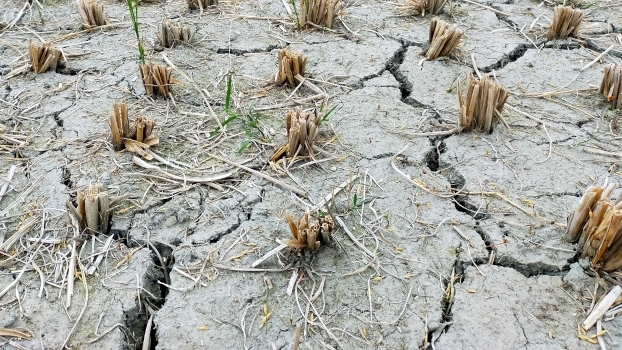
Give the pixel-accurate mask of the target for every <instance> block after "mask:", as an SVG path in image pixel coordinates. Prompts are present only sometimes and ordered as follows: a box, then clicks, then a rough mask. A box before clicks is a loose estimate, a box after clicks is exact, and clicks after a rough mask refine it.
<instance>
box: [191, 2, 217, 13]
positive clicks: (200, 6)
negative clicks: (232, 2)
mask: <svg viewBox="0 0 622 350" xmlns="http://www.w3.org/2000/svg"><path fill="white" fill-rule="evenodd" d="M187 1H188V8H189V9H191V10H196V9H200V10H201V11H203V9H205V8H208V7H210V6H216V5H218V0H187Z"/></svg>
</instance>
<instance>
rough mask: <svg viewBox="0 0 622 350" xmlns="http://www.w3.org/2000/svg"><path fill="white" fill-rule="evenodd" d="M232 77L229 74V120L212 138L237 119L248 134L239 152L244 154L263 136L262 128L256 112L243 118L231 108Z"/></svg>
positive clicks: (215, 130)
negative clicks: (255, 140) (252, 143)
mask: <svg viewBox="0 0 622 350" xmlns="http://www.w3.org/2000/svg"><path fill="white" fill-rule="evenodd" d="M232 76H233V73H229V74H228V75H227V91H226V93H225V106H224V111H225V113H226V114H227V119H225V120H224V121H223V122H222V123H220V125H219V126H217V127H216V128H215V129H214V130H213V131H212V132H211V133H210V137H212V136H214V135H216V134H218V133H219V132H220V131H221V130H222V128H224V127H225V126H226V125H228V124H230V123H231V122H233V121H234V120H236V119H239V120H240V121H241V122H242V129H243V130H244V133H245V134H246V139H245V140H244V141H243V142H242V144H241V145H240V147H239V148H238V150H237V152H238V153H242V152H244V150H245V149H246V148H247V147H248V145H249V144H250V143H251V142H252V141H253V140H254V139H255V138H257V137H258V136H259V135H260V134H261V135H263V132H262V131H261V128H260V127H259V114H257V113H255V112H252V111H251V112H249V113H247V114H245V115H244V116H243V117H240V115H238V114H237V113H236V112H235V111H234V110H233V109H232V108H231V92H232V86H233V82H232V79H233V78H232Z"/></svg>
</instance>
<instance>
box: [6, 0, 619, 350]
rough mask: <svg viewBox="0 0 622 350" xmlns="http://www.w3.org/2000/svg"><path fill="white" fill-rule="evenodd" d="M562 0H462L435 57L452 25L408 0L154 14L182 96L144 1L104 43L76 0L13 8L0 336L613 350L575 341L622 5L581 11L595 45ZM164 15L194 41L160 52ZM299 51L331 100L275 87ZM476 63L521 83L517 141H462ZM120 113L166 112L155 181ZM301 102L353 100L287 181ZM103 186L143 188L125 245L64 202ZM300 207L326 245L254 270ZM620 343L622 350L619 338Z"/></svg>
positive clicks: (512, 114)
mask: <svg viewBox="0 0 622 350" xmlns="http://www.w3.org/2000/svg"><path fill="white" fill-rule="evenodd" d="M397 1H401V0H397ZM555 2H557V3H559V1H557V0H555ZM555 2H554V1H547V0H545V1H542V2H540V1H533V0H507V1H487V2H481V3H474V2H471V1H468V2H463V1H460V0H454V1H452V2H450V3H448V4H447V5H446V6H445V8H444V10H443V12H442V13H440V14H439V15H438V17H439V18H440V19H443V20H445V21H448V22H450V23H454V24H456V25H457V26H458V27H459V28H461V29H462V30H464V32H465V37H464V38H463V40H462V42H461V43H460V45H459V46H458V47H457V49H456V51H455V52H454V53H453V55H452V56H451V57H449V58H440V59H436V60H433V61H424V60H423V56H422V53H423V52H424V51H425V49H426V47H427V46H428V42H427V41H428V30H429V25H430V21H431V20H432V18H433V17H435V16H400V15H398V14H397V13H396V6H395V4H394V3H393V2H390V1H385V0H342V1H341V2H340V4H339V6H338V8H339V9H338V17H336V18H335V20H334V25H333V28H332V29H330V30H329V29H325V28H322V27H316V26H310V27H308V28H306V29H305V30H298V28H297V26H296V17H295V16H293V15H292V14H291V11H292V10H293V9H294V8H293V7H292V3H291V2H289V1H281V0H229V1H225V0H221V1H220V4H219V5H218V6H217V7H212V8H207V9H205V10H204V11H200V10H189V9H188V4H187V3H186V2H185V1H180V0H167V1H153V2H151V1H150V2H142V3H141V4H140V6H139V9H138V17H139V31H140V35H141V37H142V42H143V43H144V46H145V53H146V59H147V61H149V62H154V63H157V64H162V65H170V66H174V67H175V68H174V69H173V72H172V75H173V77H175V78H176V79H177V80H179V81H180V83H179V84H175V85H174V86H172V87H171V91H172V93H171V97H170V98H168V99H166V98H162V97H153V98H151V97H147V96H145V92H144V89H143V86H142V83H141V77H140V73H139V71H138V51H137V49H136V47H137V45H136V44H137V40H136V36H135V33H134V31H133V27H132V23H131V21H130V16H129V12H128V8H127V5H126V3H124V2H120V1H116V0H101V1H100V3H101V4H103V6H104V13H105V16H106V19H107V25H106V26H104V27H102V28H95V29H92V30H84V29H83V28H82V25H81V24H80V20H79V15H78V11H77V7H76V4H75V3H74V2H72V1H68V0H34V1H30V2H28V1H24V0H2V1H1V3H2V6H0V12H2V14H3V16H4V17H2V18H0V22H1V24H0V26H1V27H2V28H3V29H0V30H2V32H1V33H0V120H1V123H2V129H1V131H0V152H1V153H2V158H1V159H0V171H2V173H3V175H2V178H4V179H5V180H3V182H2V184H3V185H5V184H6V186H5V187H6V194H4V195H3V196H2V198H1V199H0V222H1V223H2V225H1V227H0V230H1V231H0V244H4V245H3V246H2V247H3V248H2V249H0V293H1V294H0V328H3V329H12V330H18V331H20V332H22V333H21V334H22V335H21V337H20V336H14V337H11V336H9V335H4V336H2V337H0V348H2V349H13V348H18V349H40V348H41V349H61V348H71V349H136V348H143V349H152V348H153V349H292V348H294V344H293V343H294V339H295V337H296V336H295V334H296V332H297V331H298V332H299V341H300V344H299V345H297V346H298V348H299V349H357V348H358V349H419V348H423V349H427V348H430V349H530V350H531V349H596V348H598V345H596V344H592V343H591V342H589V341H586V340H583V339H581V338H580V337H578V335H579V333H578V330H577V325H578V324H579V323H580V322H581V320H582V319H583V318H584V317H585V316H586V313H587V310H588V309H589V308H590V305H591V303H592V301H593V300H594V298H595V296H594V290H595V288H594V286H595V281H597V280H598V276H597V275H596V274H595V273H594V271H593V270H591V269H590V266H589V264H588V263H587V262H586V261H585V260H582V259H579V258H578V254H577V253H576V247H575V246H574V245H573V244H571V243H568V242H567V241H566V240H565V236H564V234H565V223H566V217H567V215H568V214H569V213H570V211H571V210H573V209H574V208H575V207H576V206H577V204H578V201H579V198H580V196H581V195H582V193H583V192H584V191H585V189H586V188H587V186H590V185H593V184H602V183H604V182H605V181H609V182H621V181H622V179H621V177H622V176H621V175H622V172H621V170H620V169H619V165H620V162H621V157H622V155H621V153H622V150H621V143H622V142H621V139H622V133H621V132H620V128H621V127H622V125H621V123H622V119H621V118H622V114H621V112H620V111H619V110H618V111H616V110H612V109H611V105H610V104H609V103H608V102H607V101H605V100H604V98H603V97H602V96H601V95H600V94H598V91H597V90H598V86H599V84H600V81H601V77H602V74H603V68H604V66H605V65H607V64H611V63H616V64H620V63H621V62H622V49H621V48H620V47H621V44H622V15H621V14H622V2H621V1H620V0H592V1H590V0H580V1H579V0H576V1H572V4H571V5H573V6H576V7H578V8H580V9H582V10H583V11H584V18H583V23H582V25H581V27H580V31H579V36H578V38H573V39H565V40H548V39H547V35H546V33H547V30H548V27H549V25H550V23H551V19H552V14H553V8H554V6H555V5H556V3H555ZM297 3H298V2H296V4H297ZM569 3H570V1H569ZM297 7H298V6H296V8H297ZM164 18H168V19H171V20H173V21H175V22H178V23H180V24H183V25H187V26H190V27H191V28H193V29H194V32H195V34H194V36H193V38H192V40H191V41H190V42H189V43H183V44H180V45H178V46H177V47H175V48H162V47H161V46H160V44H159V42H158V40H156V38H155V32H156V30H157V28H158V26H159V24H160V22H161V21H162V20H163V19H164ZM29 41H33V42H36V43H39V42H41V41H45V42H51V43H52V44H53V45H54V46H56V47H58V48H60V49H62V57H63V62H62V63H61V64H60V65H59V67H57V69H56V71H50V72H46V73H43V74H35V73H34V72H32V71H28V67H27V65H28V49H27V46H28V42H29ZM612 45H613V47H612V48H610V47H611V46H612ZM283 48H289V49H290V50H291V51H294V52H299V53H302V54H303V55H305V56H306V57H307V58H308V63H307V67H306V71H307V73H306V77H307V78H309V80H308V82H311V83H312V84H304V85H302V86H299V87H290V86H282V85H281V86H279V85H275V84H274V83H273V82H274V77H275V73H276V71H277V53H278V50H280V49H283ZM608 48H610V50H609V51H608V52H606V53H605V54H604V55H601V54H602V53H603V52H604V51H605V50H607V49H608ZM596 58H598V59H597V60H596V61H595V62H594V63H593V64H592V65H589V66H588V64H589V63H590V62H592V61H593V60H595V59H596ZM586 66H587V68H585V67H586ZM474 67H477V69H478V70H479V71H480V72H481V73H482V74H484V73H486V74H490V75H491V76H494V78H495V79H496V80H497V81H498V82H499V83H500V84H501V85H502V86H504V87H505V88H507V89H508V90H509V92H510V96H509V99H508V101H507V104H506V107H505V108H504V110H503V112H502V115H503V118H504V119H505V120H506V122H507V124H508V126H509V129H508V128H505V127H504V126H503V125H502V124H501V123H499V122H495V124H494V127H493V130H492V132H491V133H480V132H462V133H451V132H450V131H451V130H453V129H455V127H456V121H457V118H458V111H459V107H458V98H457V94H456V91H457V84H458V82H459V81H460V82H462V84H463V86H464V82H465V80H466V77H467V75H468V74H469V73H472V72H474V69H475V68H474ZM228 77H231V82H232V84H231V89H230V90H229V93H227V90H228V89H227V82H228V79H229V78H228ZM320 93H321V94H320ZM323 95H325V96H327V99H326V100H324V101H322V98H321V96H323ZM318 96H320V97H318ZM121 100H125V101H126V102H127V105H128V109H129V115H130V119H134V118H135V117H137V116H139V115H142V116H146V117H148V118H154V119H155V120H156V127H155V129H154V134H156V135H157V136H158V137H159V141H160V142H159V144H158V145H156V146H152V148H151V150H152V152H153V153H154V154H155V155H156V156H158V159H154V160H152V161H149V163H150V164H152V165H155V166H157V167H159V169H155V168H151V169H147V168H144V167H140V166H137V165H136V164H135V163H134V162H133V160H132V159H133V158H132V157H133V156H134V154H132V153H130V152H128V151H122V152H115V151H114V149H113V147H112V144H111V141H110V140H111V139H110V138H111V136H110V135H111V134H110V130H109V127H108V116H109V115H110V113H111V111H112V108H113V104H114V103H116V102H119V101H121ZM227 100H230V102H229V103H230V108H229V109H230V111H232V112H231V113H235V115H236V116H237V118H232V120H231V121H230V122H229V123H228V124H226V125H223V127H222V128H220V129H219V128H218V126H219V124H221V123H222V122H223V121H225V120H226V119H227V118H228V117H230V115H231V114H227V113H225V111H224V109H225V105H226V104H227V102H226V101H227ZM295 106H302V108H304V109H309V110H311V109H313V108H316V109H317V110H320V112H319V113H321V114H322V115H326V111H328V110H331V109H332V108H333V107H334V109H332V113H330V114H328V115H327V117H326V118H325V119H326V120H324V121H323V122H322V124H321V125H320V132H319V135H318V138H317V140H316V142H315V151H314V157H313V158H310V157H298V158H295V159H291V158H290V159H289V160H287V162H286V163H285V162H279V163H278V164H273V165H272V166H271V165H270V164H269V160H270V158H271V157H272V155H273V154H274V153H275V151H276V150H277V149H278V148H279V147H280V146H282V145H284V144H285V143H286V142H287V140H286V138H287V136H286V131H285V122H284V115H285V113H286V111H287V110H288V109H291V108H294V107H295ZM244 146H246V147H244ZM225 161H228V162H225ZM231 162H232V163H231ZM239 165H244V166H246V167H247V168H241V167H240V166H239ZM11 169H13V170H11ZM249 169H250V170H249ZM11 172H13V173H14V174H13V175H12V176H11V177H10V181H7V180H6V178H9V173H11ZM223 172H229V173H230V174H229V176H227V177H226V178H225V179H222V180H218V181H215V182H210V183H207V182H205V181H202V179H205V178H209V177H210V176H212V175H214V174H220V173H223ZM262 175H263V176H262ZM275 180H278V181H281V182H282V183H285V184H287V185H289V186H293V187H294V189H296V191H295V192H294V191H293V190H292V188H291V187H285V186H284V185H282V184H281V183H279V182H278V181H275ZM95 183H99V184H102V185H103V186H104V187H105V189H106V190H107V191H108V193H110V195H111V196H112V197H121V196H125V197H123V200H121V201H120V202H119V204H118V205H117V206H115V208H114V210H113V213H112V219H111V223H110V228H109V232H107V233H99V234H96V235H89V234H82V235H75V233H74V229H73V228H72V227H71V226H70V225H69V222H70V221H69V220H68V213H67V210H66V202H67V201H75V200H76V193H77V190H79V189H82V188H84V187H85V186H88V185H90V184H95ZM303 194H304V195H303ZM618 195H620V191H619V190H618V191H617V192H616V193H615V196H618ZM325 199H326V200H325ZM324 200H325V201H324ZM323 201H324V202H323ZM305 210H310V211H311V213H312V217H314V218H317V217H318V216H320V215H326V216H331V217H333V218H334V220H335V228H334V230H333V233H332V236H333V240H332V242H330V243H327V244H323V245H322V246H321V247H320V249H319V250H317V251H314V252H310V251H302V252H298V251H295V250H293V249H290V248H285V249H283V250H281V251H280V252H279V253H278V254H275V255H272V256H270V257H269V258H267V259H266V260H265V261H263V262H261V263H260V264H258V265H257V266H252V264H253V262H255V261H256V260H258V259H259V258H260V257H263V256H264V255H265V254H266V253H268V252H269V251H271V250H272V249H273V248H276V247H278V246H279V243H277V239H278V240H283V239H287V238H288V237H289V236H290V233H289V229H288V225H287V223H286V221H285V216H286V214H287V213H290V214H291V215H293V216H294V217H300V216H301V215H302V214H303V213H304V212H305ZM339 221H342V222H343V225H341V224H340V223H339ZM346 230H347V231H348V232H346ZM109 237H110V239H109ZM12 238H13V239H12ZM3 242H4V243H3ZM7 242H8V243H7ZM106 243H108V244H106ZM73 255H77V256H78V258H77V259H76V260H73V261H74V264H73V265H71V261H72V256H73ZM97 257H103V259H102V260H101V262H100V263H99V265H97V269H96V270H93V269H94V268H92V269H91V267H93V266H95V262H96V261H97ZM87 272H92V273H87ZM601 278H602V276H601ZM70 280H73V281H74V282H73V284H74V287H73V294H72V298H71V302H70V303H68V298H67V294H68V284H69V283H70ZM605 292H606V290H605V289H604V288H603V287H602V286H601V287H599V288H598V289H596V298H598V297H600V296H601V295H603V294H604V293H605ZM603 327H604V329H606V331H607V335H606V336H604V337H603V339H604V341H605V342H606V344H608V348H619V346H620V345H619V344H622V323H621V321H620V320H619V319H616V318H614V319H612V320H606V321H604V322H603ZM594 334H595V331H594V330H593V329H592V330H591V331H590V332H588V334H587V337H588V338H589V336H591V335H594ZM590 339H591V340H592V341H594V338H590Z"/></svg>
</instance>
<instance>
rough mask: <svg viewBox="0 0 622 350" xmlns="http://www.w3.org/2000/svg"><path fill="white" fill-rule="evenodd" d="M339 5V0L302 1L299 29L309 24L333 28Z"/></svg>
mask: <svg viewBox="0 0 622 350" xmlns="http://www.w3.org/2000/svg"><path fill="white" fill-rule="evenodd" d="M337 3H339V0H300V8H299V11H300V14H299V16H298V18H299V21H300V23H299V27H300V28H304V27H305V26H306V25H307V23H308V22H309V23H313V24H317V25H319V26H324V27H326V28H332V27H333V18H334V17H335V14H336V12H335V7H336V6H337Z"/></svg>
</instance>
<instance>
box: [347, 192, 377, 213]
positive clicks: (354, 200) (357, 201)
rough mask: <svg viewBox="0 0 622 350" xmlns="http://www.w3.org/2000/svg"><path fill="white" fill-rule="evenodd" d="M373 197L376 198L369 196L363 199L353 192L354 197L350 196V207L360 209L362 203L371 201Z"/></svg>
mask: <svg viewBox="0 0 622 350" xmlns="http://www.w3.org/2000/svg"><path fill="white" fill-rule="evenodd" d="M374 199H376V197H369V198H365V199H363V200H361V199H359V198H358V196H357V195H356V193H355V194H354V197H352V209H357V210H359V209H361V208H363V205H365V204H367V203H369V202H371V201H373V200H374Z"/></svg>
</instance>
